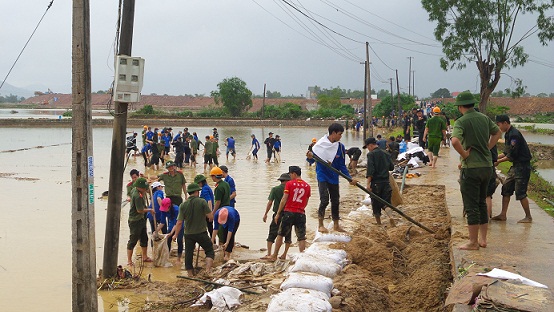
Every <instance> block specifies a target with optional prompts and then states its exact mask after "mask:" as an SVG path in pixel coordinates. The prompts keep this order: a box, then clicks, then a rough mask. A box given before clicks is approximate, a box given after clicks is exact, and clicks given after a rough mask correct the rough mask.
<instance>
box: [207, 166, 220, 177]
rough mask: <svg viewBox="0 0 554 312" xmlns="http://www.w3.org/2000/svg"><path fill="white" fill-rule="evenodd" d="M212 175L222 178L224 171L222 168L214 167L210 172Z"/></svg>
mask: <svg viewBox="0 0 554 312" xmlns="http://www.w3.org/2000/svg"><path fill="white" fill-rule="evenodd" d="M210 175H211V176H216V177H217V178H221V177H222V176H223V170H221V168H219V167H213V168H212V170H210Z"/></svg>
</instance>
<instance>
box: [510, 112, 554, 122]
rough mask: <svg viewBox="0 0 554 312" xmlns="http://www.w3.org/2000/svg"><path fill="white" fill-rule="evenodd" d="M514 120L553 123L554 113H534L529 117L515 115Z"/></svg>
mask: <svg viewBox="0 0 554 312" xmlns="http://www.w3.org/2000/svg"><path fill="white" fill-rule="evenodd" d="M516 122H534V123H554V113H536V114H535V115H533V116H531V117H517V118H516Z"/></svg>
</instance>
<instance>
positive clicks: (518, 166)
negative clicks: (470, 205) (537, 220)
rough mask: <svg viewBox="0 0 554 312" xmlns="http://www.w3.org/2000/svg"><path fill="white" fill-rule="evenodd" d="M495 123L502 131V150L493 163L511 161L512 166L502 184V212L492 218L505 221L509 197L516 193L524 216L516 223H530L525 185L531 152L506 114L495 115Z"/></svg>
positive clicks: (531, 220)
mask: <svg viewBox="0 0 554 312" xmlns="http://www.w3.org/2000/svg"><path fill="white" fill-rule="evenodd" d="M496 125H497V126H498V127H499V128H500V130H501V131H502V132H504V142H505V143H504V144H505V147H504V152H503V153H502V154H500V155H498V160H497V161H496V163H495V164H494V165H495V166H498V164H499V163H501V162H505V161H511V162H512V167H510V170H508V176H507V177H506V181H504V185H503V186H502V212H500V214H499V215H498V216H496V217H493V218H492V220H496V221H506V213H507V212H508V205H509V204H510V197H511V196H512V195H513V194H514V191H515V193H516V200H519V202H520V203H521V207H522V208H523V211H524V212H525V218H523V219H521V220H519V221H518V223H531V222H533V218H532V217H531V211H530V210H529V199H528V198H527V185H528V184H529V178H530V177H531V169H532V168H531V158H532V156H531V152H530V151H529V146H528V145H527V142H526V141H525V138H524V137H523V135H521V132H519V130H517V129H516V128H514V127H512V125H511V123H510V117H508V115H499V116H496Z"/></svg>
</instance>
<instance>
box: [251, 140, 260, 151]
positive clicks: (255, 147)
mask: <svg viewBox="0 0 554 312" xmlns="http://www.w3.org/2000/svg"><path fill="white" fill-rule="evenodd" d="M252 145H253V146H254V149H255V150H259V149H260V141H258V139H256V138H253V139H252Z"/></svg>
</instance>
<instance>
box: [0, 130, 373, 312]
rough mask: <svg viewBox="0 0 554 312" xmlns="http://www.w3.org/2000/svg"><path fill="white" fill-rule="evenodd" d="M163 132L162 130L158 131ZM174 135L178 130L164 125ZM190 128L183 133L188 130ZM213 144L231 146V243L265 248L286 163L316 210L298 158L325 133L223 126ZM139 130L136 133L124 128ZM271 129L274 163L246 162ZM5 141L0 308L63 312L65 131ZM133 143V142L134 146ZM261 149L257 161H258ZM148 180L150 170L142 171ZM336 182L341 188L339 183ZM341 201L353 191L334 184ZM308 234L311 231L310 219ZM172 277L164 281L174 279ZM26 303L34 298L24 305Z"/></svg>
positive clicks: (97, 155)
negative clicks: (254, 143) (237, 217)
mask: <svg viewBox="0 0 554 312" xmlns="http://www.w3.org/2000/svg"><path fill="white" fill-rule="evenodd" d="M157 126H162V127H163V126H164V125H157ZM166 126H172V127H173V128H174V129H181V130H182V128H183V127H184V125H178V126H177V125H166ZM189 128H190V127H189ZM211 128H212V127H205V128H190V130H191V131H196V132H197V133H198V135H199V136H205V135H207V134H211ZM218 129H219V133H220V139H224V138H226V137H228V136H233V137H234V138H235V139H236V140H237V152H238V154H237V158H236V160H232V159H230V160H229V161H228V162H227V161H226V160H225V156H224V153H225V150H224V146H223V147H222V152H223V155H222V157H220V163H221V164H225V165H227V166H228V167H229V174H230V175H231V176H233V177H234V179H235V181H236V183H237V194H238V195H237V208H238V209H239V211H240V212H241V228H240V230H239V232H238V234H237V241H238V242H240V243H242V244H244V245H248V246H250V248H251V249H259V248H263V247H265V245H266V242H265V239H266V236H267V228H268V224H265V223H263V222H262V216H263V213H264V211H265V206H266V203H267V196H268V194H269V190H270V189H271V187H273V186H275V185H277V184H278V181H277V180H276V179H277V177H279V175H280V174H281V173H283V172H286V171H287V170H288V166H289V165H300V166H301V168H302V170H303V173H302V176H303V178H304V179H305V180H306V181H308V183H310V184H312V185H313V187H312V198H311V200H310V203H309V205H308V208H307V211H309V212H313V211H315V210H316V209H317V204H318V202H319V198H318V195H317V193H315V192H314V188H315V185H316V184H317V182H316V180H315V170H314V168H313V167H312V168H309V167H308V165H307V164H306V162H305V153H306V149H307V146H308V145H309V143H310V141H311V139H312V138H313V137H316V138H320V137H321V136H322V135H323V134H324V133H325V132H326V130H327V129H326V128H285V127H283V128H279V127H272V128H265V129H263V128H248V127H244V128H225V127H218ZM128 130H129V131H133V130H134V131H137V132H138V131H140V130H141V129H138V128H136V129H128ZM270 131H272V132H275V133H276V134H279V135H280V136H281V138H282V141H283V152H282V154H281V158H282V162H281V163H271V164H269V165H268V164H265V163H264V161H263V159H261V160H260V161H258V162H254V161H252V160H246V156H247V152H248V150H249V148H250V134H252V133H253V134H255V135H256V137H257V138H258V139H259V140H260V141H261V143H262V144H263V139H264V138H265V137H266V136H267V133H269V132H270ZM2 132H3V137H4V140H3V141H2V143H1V144H0V155H1V157H2V160H3V161H2V163H1V164H0V188H2V189H3V190H4V191H3V192H2V194H4V196H5V201H4V204H3V205H2V207H3V214H4V215H3V217H2V218H1V219H0V248H1V249H2V250H3V251H2V252H1V253H0V279H1V280H2V281H3V283H2V286H0V289H1V290H2V291H0V302H2V305H3V309H6V311H14V310H20V311H44V308H45V307H48V310H51V311H68V310H70V309H71V287H72V283H71V266H72V263H71V144H70V143H71V129H69V128H29V129H24V128H2ZM111 136H112V129H109V128H97V129H94V132H93V138H94V164H95V180H94V184H95V197H96V198H97V199H96V202H95V215H96V245H97V247H98V248H97V250H96V258H97V269H100V268H101V265H102V257H103V242H104V232H105V222H106V221H105V218H106V205H107V201H106V200H103V199H99V198H98V197H100V195H101V194H102V192H103V191H106V190H107V189H108V180H109V155H110V151H111ZM343 142H344V144H345V145H346V146H347V147H350V146H354V145H356V146H360V145H361V142H362V138H361V136H360V135H359V134H358V133H346V134H345V135H344V136H343ZM139 145H140V144H139ZM264 152H265V151H264V150H263V147H262V150H261V151H260V153H259V155H260V158H262V157H264V156H263V155H264ZM132 168H137V169H139V170H141V171H143V169H144V167H143V163H142V159H141V158H140V157H137V158H136V160H135V159H134V158H133V157H131V158H130V160H129V164H128V166H127V168H126V171H125V176H124V181H128V172H129V171H130V170H131V169H132ZM202 172H203V170H202V166H197V167H196V169H194V168H184V174H185V177H186V178H187V180H189V181H192V177H194V176H195V175H196V174H198V173H202ZM146 174H147V175H149V174H150V175H154V174H156V173H155V172H152V171H147V172H146ZM341 183H342V182H341ZM341 189H342V191H341V195H343V196H348V194H349V192H350V193H351V194H356V195H355V196H360V195H359V191H356V189H355V188H353V187H349V186H348V184H347V183H344V184H341ZM128 209H129V206H128V205H127V206H125V207H124V208H123V209H122V217H121V231H120V241H119V245H120V247H119V263H122V264H124V263H126V259H125V254H124V252H125V244H126V241H127V238H128V226H127V214H128ZM308 227H309V228H315V222H314V220H313V219H309V221H308ZM174 276H175V274H174V272H171V273H170V274H168V276H167V278H174ZM28 298H33V300H28Z"/></svg>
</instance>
